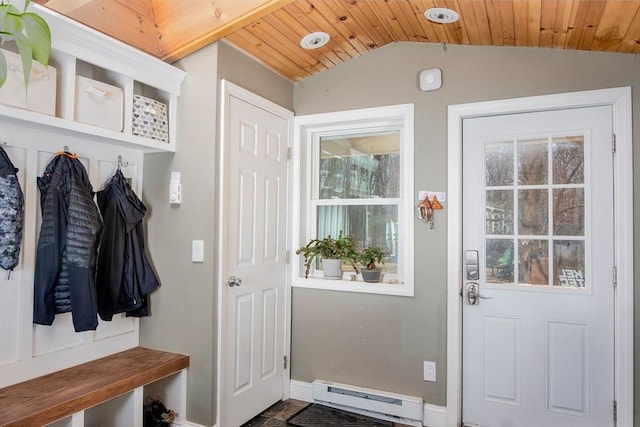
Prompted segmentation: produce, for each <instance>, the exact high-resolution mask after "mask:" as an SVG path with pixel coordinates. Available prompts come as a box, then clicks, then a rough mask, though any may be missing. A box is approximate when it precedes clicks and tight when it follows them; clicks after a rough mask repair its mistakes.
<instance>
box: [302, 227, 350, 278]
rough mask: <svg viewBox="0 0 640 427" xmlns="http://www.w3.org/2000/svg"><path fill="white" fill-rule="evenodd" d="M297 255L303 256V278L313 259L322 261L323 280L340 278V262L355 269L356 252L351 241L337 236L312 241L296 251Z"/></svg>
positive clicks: (340, 235) (340, 234)
mask: <svg viewBox="0 0 640 427" xmlns="http://www.w3.org/2000/svg"><path fill="white" fill-rule="evenodd" d="M296 254H297V255H302V256H304V267H305V271H304V277H305V278H307V277H309V271H310V270H311V263H312V262H313V260H314V259H315V258H320V259H321V260H322V271H323V274H324V278H325V279H340V278H341V277H342V261H343V260H345V261H348V262H349V263H350V264H351V265H352V266H353V268H354V269H355V270H356V273H357V271H358V269H357V267H356V255H357V253H356V250H355V244H354V243H353V240H351V239H350V238H348V237H344V236H343V235H342V231H341V232H340V233H339V234H338V238H337V239H334V238H333V237H331V236H327V237H325V238H323V239H312V240H311V241H309V243H307V244H306V245H305V246H303V247H301V248H300V249H298V250H297V251H296Z"/></svg>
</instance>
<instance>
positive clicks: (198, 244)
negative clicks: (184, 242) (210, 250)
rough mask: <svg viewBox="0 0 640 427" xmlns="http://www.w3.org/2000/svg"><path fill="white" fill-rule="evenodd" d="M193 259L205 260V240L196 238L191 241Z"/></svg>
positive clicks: (196, 260)
mask: <svg viewBox="0 0 640 427" xmlns="http://www.w3.org/2000/svg"><path fill="white" fill-rule="evenodd" d="M191 261H193V262H204V241H203V240H194V241H193V242H191Z"/></svg>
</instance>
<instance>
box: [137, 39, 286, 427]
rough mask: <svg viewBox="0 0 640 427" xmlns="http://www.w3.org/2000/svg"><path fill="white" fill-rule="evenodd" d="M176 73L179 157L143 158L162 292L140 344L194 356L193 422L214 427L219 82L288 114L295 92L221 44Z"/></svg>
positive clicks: (203, 51)
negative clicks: (198, 245) (178, 182)
mask: <svg viewBox="0 0 640 427" xmlns="http://www.w3.org/2000/svg"><path fill="white" fill-rule="evenodd" d="M174 65H176V66H177V67H178V68H181V69H183V70H185V71H186V72H187V73H188V75H187V78H186V80H185V82H184V84H183V85H182V93H181V96H180V99H179V114H178V122H179V128H178V140H177V151H176V153H175V154H169V153H159V154H147V155H145V165H144V166H145V167H144V184H143V194H144V201H145V203H146V205H147V207H148V208H149V214H148V220H147V225H146V226H147V229H146V231H147V235H148V248H149V252H150V254H151V259H152V261H153V263H154V266H155V268H156V271H157V272H158V275H159V277H160V281H161V284H162V286H161V287H160V289H159V290H158V291H156V292H154V294H153V295H152V310H153V313H152V316H151V317H150V318H147V319H142V320H141V327H140V343H141V345H143V346H147V347H153V348H160V349H163V350H169V351H175V352H179V353H186V354H189V355H190V356H191V366H190V368H189V377H188V390H187V414H188V418H189V421H192V422H195V423H198V424H202V425H205V426H211V425H213V424H215V419H216V382H217V373H216V364H217V351H216V346H217V333H216V328H217V321H216V319H217V292H218V288H217V284H216V276H215V274H216V271H215V263H214V260H215V253H216V244H217V241H216V240H215V238H216V235H215V229H214V225H215V216H216V214H217V212H216V209H217V206H216V203H215V201H216V200H217V199H216V194H217V187H216V181H217V169H216V151H217V150H216V147H217V143H218V125H217V120H218V115H219V114H218V108H219V107H218V106H219V98H220V96H219V93H220V87H219V81H220V79H222V78H226V79H228V80H230V81H232V82H233V83H235V84H237V85H239V86H242V87H244V88H246V89H248V90H251V91H252V92H254V93H257V94H259V95H261V96H263V97H265V98H267V99H270V100H272V101H274V102H276V103H278V104H280V105H282V106H284V107H286V108H289V109H291V108H292V106H293V85H292V84H291V83H290V82H288V81H287V80H285V79H283V78H281V77H279V76H278V75H276V74H275V73H273V72H272V71H269V70H268V69H266V68H265V67H264V66H262V65H260V64H258V63H257V62H256V61H254V60H253V59H251V58H249V57H247V56H246V55H244V54H241V53H240V52H238V51H237V50H236V49H234V48H232V47H230V46H228V45H226V44H224V43H216V44H213V45H210V46H207V47H205V48H203V49H201V50H199V51H197V52H195V53H193V54H191V55H189V56H188V57H186V58H184V59H182V60H181V61H179V62H177V63H176V64H174ZM171 171H178V172H181V173H182V198H183V202H182V205H181V206H179V207H174V206H171V205H170V204H169V202H168V200H169V199H168V198H169V178H170V176H171ZM192 240H204V250H205V262H204V263H192V262H191V241H192Z"/></svg>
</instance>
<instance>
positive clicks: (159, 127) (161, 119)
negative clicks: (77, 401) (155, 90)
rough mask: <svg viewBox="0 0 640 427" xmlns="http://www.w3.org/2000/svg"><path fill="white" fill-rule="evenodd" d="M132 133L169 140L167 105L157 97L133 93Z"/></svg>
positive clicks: (164, 140)
mask: <svg viewBox="0 0 640 427" xmlns="http://www.w3.org/2000/svg"><path fill="white" fill-rule="evenodd" d="M132 125H133V126H132V130H131V133H133V134H134V135H139V136H143V137H145V138H151V139H155V140H158V141H162V142H168V141H169V120H168V119H167V106H166V105H165V104H163V103H162V102H160V101H156V100H155V99H151V98H147V97H144V96H140V95H133V123H132Z"/></svg>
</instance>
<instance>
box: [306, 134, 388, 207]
mask: <svg viewBox="0 0 640 427" xmlns="http://www.w3.org/2000/svg"><path fill="white" fill-rule="evenodd" d="M319 173H320V176H319V180H318V182H319V189H318V192H319V195H320V197H319V198H320V199H335V198H337V199H362V198H369V197H381V198H396V197H398V196H399V194H400V133H399V132H397V131H396V132H388V133H381V134H371V135H363V136H362V135H361V136H352V135H348V136H331V137H322V138H321V139H320V167H319Z"/></svg>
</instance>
